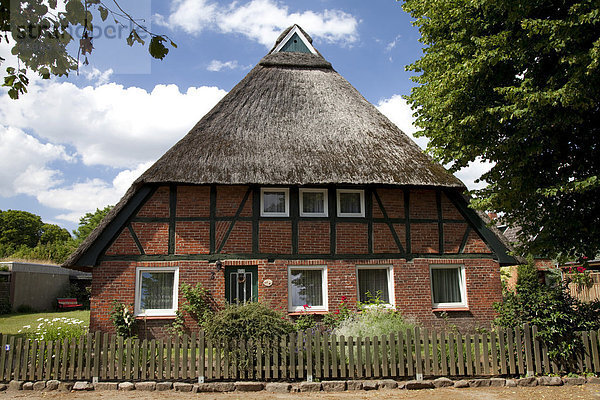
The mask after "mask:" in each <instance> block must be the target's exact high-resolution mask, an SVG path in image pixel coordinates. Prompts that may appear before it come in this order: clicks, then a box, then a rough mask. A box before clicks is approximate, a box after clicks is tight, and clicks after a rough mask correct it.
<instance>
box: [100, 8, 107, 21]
mask: <svg viewBox="0 0 600 400" xmlns="http://www.w3.org/2000/svg"><path fill="white" fill-rule="evenodd" d="M98 11H100V18H101V19H102V21H106V18H108V9H106V7H102V6H98Z"/></svg>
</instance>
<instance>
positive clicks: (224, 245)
mask: <svg viewBox="0 0 600 400" xmlns="http://www.w3.org/2000/svg"><path fill="white" fill-rule="evenodd" d="M463 190H464V185H463V184H462V183H461V182H460V181H459V180H458V179H456V178H455V177H454V176H452V175H451V174H449V173H448V172H446V171H445V170H444V169H443V168H442V167H441V166H440V165H437V164H435V163H434V162H433V161H432V160H431V159H430V158H429V157H428V156H426V155H425V154H423V153H422V152H421V151H420V149H419V148H418V147H417V146H416V145H415V144H414V143H413V142H412V141H411V140H410V139H409V138H408V137H406V136H405V135H404V134H403V133H402V132H401V131H400V130H399V129H398V128H397V127H396V126H395V125H393V124H392V123H391V122H390V121H389V120H387V118H385V117H384V116H383V115H381V114H380V113H379V112H378V111H377V110H376V109H375V108H374V107H373V106H372V105H371V104H369V103H368V102H367V101H366V100H365V99H364V98H363V97H362V96H360V94H359V93H358V92H357V91H356V90H355V89H354V88H353V87H352V86H351V85H350V84H349V83H348V82H347V81H345V80H344V79H343V78H342V77H341V76H340V75H339V74H337V72H335V71H334V70H333V69H332V68H331V65H330V64H329V63H328V62H327V61H325V60H324V59H323V57H322V56H321V55H320V54H319V53H318V52H317V51H316V50H315V49H314V47H312V42H311V40H310V37H309V36H308V35H306V33H305V32H304V31H302V30H301V29H300V28H299V27H297V26H294V27H291V28H289V29H288V30H287V31H286V32H284V33H283V34H282V35H281V37H280V38H279V39H278V41H277V43H276V45H275V47H274V48H273V50H272V51H271V52H270V53H269V54H268V55H267V56H265V58H263V60H261V62H260V63H259V65H257V66H256V67H255V68H254V69H253V70H252V71H251V72H250V73H249V74H248V75H247V76H246V77H245V78H244V79H243V80H242V81H241V82H240V83H239V84H238V85H237V86H236V87H235V88H233V89H232V90H231V92H230V93H229V94H228V95H227V96H225V98H224V99H223V100H222V101H221V102H220V103H219V104H217V105H216V106H215V108H214V109H213V110H211V111H210V112H209V113H208V114H207V115H206V116H205V117H204V118H202V120H201V121H200V122H198V124H197V125H196V126H195V127H194V128H193V129H192V131H190V133H188V135H186V136H185V137H184V138H183V139H182V140H181V141H180V142H179V143H177V144H176V145H175V146H173V148H171V149H170V150H169V151H168V152H167V153H166V154H165V155H164V156H163V157H162V158H161V159H160V160H158V161H157V162H156V164H154V165H153V166H152V167H151V168H150V169H149V170H148V171H146V172H145V173H144V174H143V175H142V176H141V177H140V178H139V179H138V180H137V181H136V182H135V183H134V184H133V186H132V187H131V188H130V190H129V191H128V192H127V194H126V195H125V197H124V198H123V199H122V200H121V201H120V202H119V204H117V205H116V206H115V208H114V209H113V211H111V213H110V214H109V215H108V216H107V218H106V219H105V220H104V221H103V222H102V224H101V225H100V226H99V227H98V228H97V229H96V230H95V231H94V232H93V233H92V235H90V237H89V238H88V239H87V240H86V241H85V242H84V243H83V244H82V246H81V247H80V248H79V249H78V250H77V251H76V252H75V253H74V254H73V255H72V256H71V258H70V259H69V260H68V261H67V263H66V265H67V266H70V267H75V268H80V269H88V270H91V271H92V274H93V284H92V313H91V326H92V328H93V329H101V330H105V331H110V330H111V328H112V327H111V324H110V321H109V311H110V308H111V303H112V301H113V299H117V300H120V301H123V302H125V303H128V304H132V305H134V307H135V312H136V315H138V317H140V318H143V319H144V320H145V323H144V324H142V325H143V327H144V328H146V329H147V330H148V331H149V332H153V333H154V334H160V332H161V330H162V329H163V328H164V327H165V326H166V325H167V324H169V323H170V322H171V320H172V318H173V317H174V314H175V310H176V309H177V305H178V303H179V302H181V301H182V299H181V298H180V293H179V291H178V287H179V286H180V285H181V284H182V283H188V284H191V285H195V284H196V283H198V282H200V283H202V285H203V286H204V287H205V288H207V289H208V290H209V291H210V292H211V294H212V296H213V298H214V299H215V300H216V301H217V302H218V303H222V304H224V303H227V302H238V301H261V302H265V303H267V304H269V305H270V306H272V307H275V308H278V309H282V310H284V311H287V312H289V313H291V314H294V313H298V312H315V313H326V312H332V311H335V309H336V308H337V307H338V306H339V304H340V302H341V301H342V299H347V300H346V301H347V302H349V303H350V304H355V303H356V302H357V301H363V302H364V301H367V300H369V297H372V296H376V297H378V298H379V300H380V301H382V302H384V303H388V304H389V305H390V306H391V307H395V308H396V309H398V310H400V311H402V312H403V313H404V314H405V315H407V316H409V317H414V318H415V319H417V320H418V321H420V322H421V323H423V324H424V325H440V324H443V323H444V321H445V318H442V317H441V316H442V315H444V316H445V315H447V316H448V318H450V319H451V320H452V322H453V323H455V324H460V325H469V326H474V325H485V324H489V322H490V321H491V319H492V318H493V316H494V311H493V307H492V305H493V303H494V302H497V301H500V300H501V284H500V272H499V271H500V269H499V267H500V265H503V264H514V263H515V260H514V259H513V258H512V257H511V256H509V255H508V254H507V247H506V245H505V244H504V242H503V238H502V236H501V235H499V233H498V232H497V231H494V230H491V229H492V228H488V227H486V224H485V223H484V221H483V220H482V217H481V216H480V215H479V214H477V213H476V212H474V211H473V210H471V209H469V208H468V207H467V203H466V200H465V198H464V197H463V196H462V194H461V193H462V191H463ZM306 305H308V306H309V307H308V308H307V307H305V306H306ZM190 322H191V321H190Z"/></svg>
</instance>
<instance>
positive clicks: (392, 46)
mask: <svg viewBox="0 0 600 400" xmlns="http://www.w3.org/2000/svg"><path fill="white" fill-rule="evenodd" d="M400 38H402V35H398V36H396V37H395V38H394V40H392V41H391V42H389V43H388V44H387V46H385V50H386V51H392V50H393V49H394V47H396V44H398V40H400Z"/></svg>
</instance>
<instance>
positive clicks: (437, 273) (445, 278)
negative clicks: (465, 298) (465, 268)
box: [431, 268, 462, 303]
mask: <svg viewBox="0 0 600 400" xmlns="http://www.w3.org/2000/svg"><path fill="white" fill-rule="evenodd" d="M431 279H432V280H433V302H434V303H461V302H462V298H461V294H460V280H461V276H460V268H434V269H432V270H431Z"/></svg>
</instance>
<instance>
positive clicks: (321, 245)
mask: <svg viewBox="0 0 600 400" xmlns="http://www.w3.org/2000/svg"><path fill="white" fill-rule="evenodd" d="M330 229H331V225H330V223H329V222H327V221H300V222H299V223H298V232H299V234H298V252H299V253H301V254H329V253H330V251H331V250H330V241H329V231H330Z"/></svg>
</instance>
